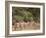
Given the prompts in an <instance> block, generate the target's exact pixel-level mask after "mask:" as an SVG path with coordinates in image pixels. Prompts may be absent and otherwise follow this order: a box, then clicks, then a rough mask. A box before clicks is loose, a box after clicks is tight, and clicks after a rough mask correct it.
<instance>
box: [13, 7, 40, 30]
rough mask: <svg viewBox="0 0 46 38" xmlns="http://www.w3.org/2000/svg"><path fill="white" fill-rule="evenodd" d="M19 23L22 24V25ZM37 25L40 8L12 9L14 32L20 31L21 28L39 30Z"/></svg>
mask: <svg viewBox="0 0 46 38" xmlns="http://www.w3.org/2000/svg"><path fill="white" fill-rule="evenodd" d="M17 23H18V25H17ZM21 23H23V25H22V24H21ZM25 23H26V24H25ZM39 24H40V8H28V7H12V25H13V27H14V29H15V30H16V28H17V29H18V28H19V29H20V30H22V28H23V29H33V28H34V29H37V28H38V29H39V27H40V25H39Z"/></svg>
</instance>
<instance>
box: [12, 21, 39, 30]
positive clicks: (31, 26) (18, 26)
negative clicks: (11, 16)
mask: <svg viewBox="0 0 46 38" xmlns="http://www.w3.org/2000/svg"><path fill="white" fill-rule="evenodd" d="M37 29H40V23H38V22H37V23H36V22H34V21H33V22H18V23H15V24H14V25H12V31H21V30H37Z"/></svg>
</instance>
